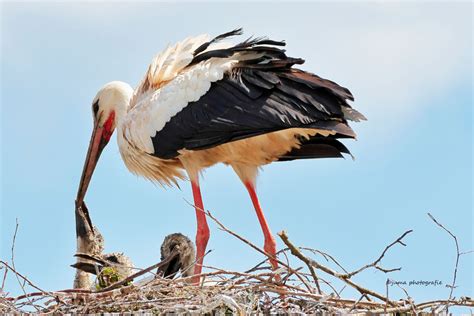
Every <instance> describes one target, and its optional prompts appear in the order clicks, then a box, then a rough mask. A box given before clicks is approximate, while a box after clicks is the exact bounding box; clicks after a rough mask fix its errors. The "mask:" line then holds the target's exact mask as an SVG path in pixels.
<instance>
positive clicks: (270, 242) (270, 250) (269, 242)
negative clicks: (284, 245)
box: [244, 181, 278, 270]
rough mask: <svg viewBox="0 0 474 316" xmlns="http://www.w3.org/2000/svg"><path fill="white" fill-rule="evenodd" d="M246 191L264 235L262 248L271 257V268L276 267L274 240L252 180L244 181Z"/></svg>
mask: <svg viewBox="0 0 474 316" xmlns="http://www.w3.org/2000/svg"><path fill="white" fill-rule="evenodd" d="M244 184H245V187H246V188H247V191H248V192H249V194H250V198H251V199H252V203H253V206H254V208H255V211H256V212H257V217H258V221H259V222H260V226H261V227H262V231H263V236H264V237H265V244H264V246H263V249H264V250H265V252H266V253H267V254H269V255H270V256H271V257H272V258H273V259H270V264H271V265H272V268H273V270H276V269H278V263H277V261H276V242H275V238H274V237H273V234H272V232H271V231H270V227H269V226H268V223H267V220H266V219H265V215H264V214H263V211H262V208H261V207H260V202H259V201H258V197H257V192H255V184H254V183H253V182H249V181H246V182H244Z"/></svg>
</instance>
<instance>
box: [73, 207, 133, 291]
mask: <svg viewBox="0 0 474 316" xmlns="http://www.w3.org/2000/svg"><path fill="white" fill-rule="evenodd" d="M75 214H76V238H77V250H76V255H75V257H77V262H76V263H75V264H73V265H71V266H72V267H73V268H76V275H75V278H74V284H73V287H74V288H75V289H94V288H95V289H101V288H105V287H107V286H109V285H111V284H112V283H115V282H117V281H119V280H122V279H124V278H126V277H128V276H129V275H131V274H132V268H133V263H132V261H131V260H130V258H129V257H127V256H125V255H124V254H123V253H119V252H112V253H106V254H104V253H103V251H104V237H103V236H102V234H101V233H100V231H99V229H98V228H97V227H96V226H92V222H91V220H90V218H89V216H88V214H89V211H88V210H87V206H86V205H85V203H84V202H83V203H82V205H81V206H79V207H78V206H76V210H75ZM90 227H94V228H93V231H92V229H91V228H90ZM90 274H95V275H96V276H97V280H96V283H95V284H93V282H92V281H91V278H90Z"/></svg>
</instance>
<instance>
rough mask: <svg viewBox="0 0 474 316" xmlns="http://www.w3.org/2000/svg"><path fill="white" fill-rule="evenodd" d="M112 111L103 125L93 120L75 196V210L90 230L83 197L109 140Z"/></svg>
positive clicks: (91, 227) (112, 117)
mask: <svg viewBox="0 0 474 316" xmlns="http://www.w3.org/2000/svg"><path fill="white" fill-rule="evenodd" d="M113 114H114V113H113V112H112V115H111V116H110V117H109V119H108V120H107V121H106V123H105V124H104V126H99V124H98V121H99V120H95V123H94V130H93V131H92V136H91V140H90V143H89V149H88V150H87V156H86V161H85V162H84V169H83V170H82V176H81V182H80V183H79V189H78V191H77V197H76V212H77V211H78V210H79V208H81V210H82V212H83V213H84V215H85V216H86V220H87V222H88V224H89V226H90V229H91V231H92V232H93V231H94V229H93V226H92V221H91V219H90V218H89V214H88V211H87V207H86V206H85V204H84V197H85V195H86V192H87V188H88V187H89V183H90V181H91V178H92V173H93V172H94V169H95V166H96V165H97V161H98V160H99V157H100V154H101V153H102V150H103V149H104V148H105V146H106V145H107V143H108V142H109V139H110V136H111V135H112V132H113V130H112V128H111V125H112V124H111V123H112V122H113V119H114V116H115V115H113Z"/></svg>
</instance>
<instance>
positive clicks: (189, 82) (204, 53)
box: [126, 39, 364, 159]
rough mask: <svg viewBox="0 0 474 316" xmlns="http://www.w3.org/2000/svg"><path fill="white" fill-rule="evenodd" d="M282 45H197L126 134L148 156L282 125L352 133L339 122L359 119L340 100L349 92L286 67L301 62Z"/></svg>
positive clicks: (260, 41)
mask: <svg viewBox="0 0 474 316" xmlns="http://www.w3.org/2000/svg"><path fill="white" fill-rule="evenodd" d="M209 43H212V41H210V42H209ZM284 45H285V44H284V43H283V42H276V41H272V40H267V39H249V40H246V41H244V42H243V43H240V44H238V45H235V46H232V47H229V48H222V49H211V50H209V49H208V47H207V46H206V43H204V44H203V45H201V46H200V47H199V48H197V49H196V51H195V52H194V54H193V55H194V58H193V59H192V60H191V61H190V62H189V64H188V65H187V66H186V67H185V69H184V70H183V71H182V73H181V75H180V76H178V77H177V78H175V79H174V80H172V81H171V82H170V83H168V84H166V85H164V86H163V87H162V88H161V89H159V90H158V91H156V93H155V95H153V96H152V97H151V98H150V99H149V100H148V101H147V102H143V104H139V105H137V108H136V109H134V110H135V112H136V113H132V115H130V122H129V125H133V124H135V126H134V127H133V128H129V129H128V131H126V134H127V133H128V134H127V135H126V136H127V138H134V139H135V143H136V144H138V145H137V146H138V147H141V148H143V150H144V151H146V152H148V153H150V154H152V155H154V156H157V157H159V158H163V159H170V158H173V157H176V156H177V155H178V151H179V150H181V149H189V150H199V149H205V148H210V147H214V146H217V145H220V144H223V143H227V142H231V141H235V140H239V139H243V138H247V137H252V136H257V135H261V134H264V133H269V132H273V131H278V130H283V129H287V128H315V129H323V130H329V131H331V132H332V133H334V134H335V135H334V138H338V137H355V134H354V132H353V131H352V129H351V128H350V127H349V126H348V125H347V119H351V120H356V121H357V120H360V119H364V117H363V115H361V114H360V113H358V112H357V111H355V110H354V109H352V108H351V107H350V106H349V104H348V103H347V102H346V100H353V97H352V95H351V93H350V91H349V90H347V89H346V88H343V87H341V86H339V85H337V84H336V83H334V82H332V81H329V80H326V79H322V78H320V77H318V76H316V75H314V74H311V73H308V72H305V71H302V70H299V69H296V68H293V66H294V65H295V64H302V63H303V62H304V61H303V60H302V59H299V58H290V57H287V56H286V55H285V53H284V50H282V49H281V48H280V46H284ZM134 116H135V119H134V120H131V119H132V118H134ZM139 125H141V126H139ZM139 130H140V131H141V133H139V132H138V131H139ZM134 133H135V134H134ZM150 138H151V139H150ZM328 141H329V140H326V142H328ZM334 141H335V140H334ZM335 142H337V141H335ZM314 143H315V144H316V143H318V141H315V142H314ZM339 144H340V143H339V142H337V144H336V145H337V146H339ZM340 146H342V147H343V145H342V144H340ZM342 147H341V148H342ZM343 149H344V148H343ZM343 152H346V150H343ZM287 159H291V157H287Z"/></svg>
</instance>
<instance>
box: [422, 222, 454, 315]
mask: <svg viewBox="0 0 474 316" xmlns="http://www.w3.org/2000/svg"><path fill="white" fill-rule="evenodd" d="M428 216H429V217H430V218H431V220H432V221H433V222H435V224H436V225H438V226H439V227H441V228H442V229H443V230H444V231H446V232H447V233H448V234H449V235H450V236H451V237H452V238H453V239H454V243H455V245H456V263H455V265H454V273H453V283H452V284H451V286H450V288H451V290H450V291H449V297H448V301H450V300H451V298H452V297H453V291H454V288H455V287H456V278H457V273H458V265H459V258H460V257H461V254H462V253H461V251H460V250H459V243H458V239H457V237H456V236H455V235H454V234H453V233H452V232H451V231H450V230H449V229H447V228H446V227H444V226H443V224H441V223H440V222H438V221H437V220H436V219H435V218H434V216H433V215H431V214H430V213H428ZM446 312H448V305H446Z"/></svg>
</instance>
